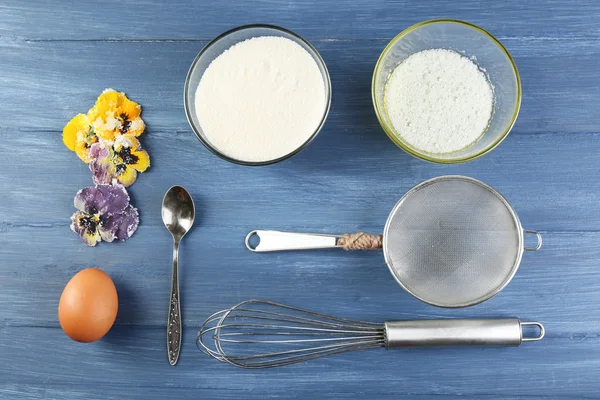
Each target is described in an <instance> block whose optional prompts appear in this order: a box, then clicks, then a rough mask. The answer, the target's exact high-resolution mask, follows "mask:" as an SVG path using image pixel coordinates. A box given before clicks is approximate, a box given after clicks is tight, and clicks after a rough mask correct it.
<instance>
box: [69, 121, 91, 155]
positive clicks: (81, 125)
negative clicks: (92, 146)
mask: <svg viewBox="0 0 600 400" xmlns="http://www.w3.org/2000/svg"><path fill="white" fill-rule="evenodd" d="M87 130H89V122H88V119H87V116H86V115H85V114H77V115H76V116H74V117H73V118H72V119H71V120H70V121H69V122H68V123H67V125H65V127H64V128H63V143H64V144H65V146H67V148H68V149H69V150H71V151H75V144H76V142H77V136H78V134H79V133H80V132H82V131H87Z"/></svg>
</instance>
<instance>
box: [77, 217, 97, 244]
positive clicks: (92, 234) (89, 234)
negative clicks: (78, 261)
mask: <svg viewBox="0 0 600 400" xmlns="http://www.w3.org/2000/svg"><path fill="white" fill-rule="evenodd" d="M85 217H86V214H84V213H82V212H80V211H77V212H75V214H73V215H72V216H71V230H72V231H73V232H75V233H77V234H78V235H79V237H80V238H81V240H82V241H83V243H85V244H87V245H88V246H95V245H96V244H97V243H98V242H99V241H101V237H100V234H99V233H98V231H97V229H96V228H95V227H94V228H93V229H88V228H87V227H85V226H84V225H83V224H82V223H81V222H82V220H83V218H85Z"/></svg>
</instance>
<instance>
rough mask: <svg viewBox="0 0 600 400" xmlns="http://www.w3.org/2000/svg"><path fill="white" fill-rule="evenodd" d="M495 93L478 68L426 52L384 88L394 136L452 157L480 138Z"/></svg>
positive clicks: (447, 54) (448, 53)
mask: <svg viewBox="0 0 600 400" xmlns="http://www.w3.org/2000/svg"><path fill="white" fill-rule="evenodd" d="M493 99H494V94H493V90H492V87H491V85H490V83H489V82H488V80H487V79H486V76H485V74H484V73H483V72H482V71H481V70H480V69H479V68H478V67H477V65H476V64H475V63H474V62H473V61H471V60H470V59H468V58H467V57H464V56H462V55H460V54H458V53H457V52H455V51H452V50H445V49H433V50H424V51H421V52H418V53H415V54H413V55H411V56H410V57H408V58H407V59H406V60H404V61H403V62H402V63H401V64H400V65H398V66H397V67H396V69H395V70H394V71H393V72H392V74H391V76H390V78H389V79H388V81H387V83H386V89H385V107H386V110H387V113H388V116H389V118H390V120H391V122H392V125H393V126H394V129H395V130H396V132H397V133H398V134H399V135H400V136H401V137H402V138H403V139H404V140H405V141H406V142H408V143H409V144H411V145H412V146H414V147H416V148H417V149H419V150H423V151H426V152H429V153H437V154H441V153H450V152H453V151H458V150H461V149H464V148H466V147H468V146H469V145H471V144H473V143H474V142H475V141H477V139H479V138H480V137H481V135H482V134H483V133H484V131H485V130H486V128H487V125H488V122H489V120H490V118H491V116H492V108H493Z"/></svg>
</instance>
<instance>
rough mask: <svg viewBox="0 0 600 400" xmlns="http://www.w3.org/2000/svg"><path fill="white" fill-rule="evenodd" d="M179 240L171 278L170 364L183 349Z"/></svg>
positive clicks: (176, 243) (168, 323)
mask: <svg viewBox="0 0 600 400" xmlns="http://www.w3.org/2000/svg"><path fill="white" fill-rule="evenodd" d="M178 261H179V241H175V242H174V244H173V277H172V280H171V297H170V301H169V318H168V321H167V355H168V356H169V364H171V365H175V364H177V360H178V359H179V350H180V349H181V328H182V325H181V307H180V306H179V274H178V266H177V263H178Z"/></svg>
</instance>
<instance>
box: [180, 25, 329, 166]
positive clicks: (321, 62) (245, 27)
mask: <svg viewBox="0 0 600 400" xmlns="http://www.w3.org/2000/svg"><path fill="white" fill-rule="evenodd" d="M260 28H264V29H271V30H275V31H280V32H283V33H286V34H288V35H291V36H293V37H294V38H295V39H297V40H298V41H300V42H302V43H304V44H305V45H306V46H308V48H310V49H311V50H312V51H313V52H314V54H315V55H316V58H315V57H313V58H315V61H316V63H317V64H318V65H320V66H321V67H322V68H323V71H325V74H324V75H325V76H324V77H325V78H326V79H325V82H324V83H325V89H326V91H327V99H326V106H325V111H324V112H323V117H322V118H321V122H320V123H319V126H318V127H317V128H316V129H315V131H314V132H313V134H312V135H311V136H310V137H309V138H308V139H307V140H306V142H304V143H303V144H302V145H301V146H300V147H298V148H296V149H295V150H293V151H292V152H290V153H288V154H286V155H284V156H281V157H279V158H276V159H273V160H266V161H244V160H238V159H236V158H233V157H229V156H228V155H226V154H224V153H222V152H221V151H219V150H218V149H217V148H215V147H214V146H213V145H211V144H210V143H208V141H206V140H205V139H204V138H203V137H202V135H201V134H200V132H198V130H197V128H196V126H195V125H194V123H193V122H192V111H191V109H190V104H189V102H188V100H187V99H188V94H189V92H190V83H191V76H192V72H193V71H194V69H195V68H196V64H198V62H199V61H200V58H202V56H203V55H204V54H205V53H206V52H207V51H208V50H209V49H210V48H212V46H213V45H214V44H215V43H217V42H218V41H219V40H221V39H223V38H225V37H227V36H229V35H231V34H233V33H236V32H240V31H244V30H249V29H260ZM256 37H260V36H256ZM249 39H250V38H249ZM238 43H239V42H238ZM311 57H312V55H311ZM331 92H332V90H331V78H330V76H329V70H328V69H327V65H326V64H325V61H324V60H323V58H322V57H321V54H320V53H319V52H318V51H317V49H316V48H315V47H314V46H313V45H312V44H310V42H308V41H307V40H306V39H304V38H303V37H302V36H300V35H298V34H297V33H295V32H292V31H290V30H288V29H285V28H282V27H280V26H277V25H270V24H247V25H240V26H238V27H235V28H232V29H229V30H228V31H225V32H223V33H221V34H220V35H218V36H216V37H215V38H214V39H212V40H211V41H210V42H208V43H207V44H206V45H205V46H204V47H203V48H202V50H200V52H199V53H198V54H197V55H196V57H195V58H194V61H192V64H191V65H190V68H189V69H188V73H187V75H186V78H185V83H184V88H183V104H184V109H185V116H186V118H187V120H188V124H189V125H190V127H191V128H192V131H194V134H195V135H196V137H197V138H198V140H199V141H200V142H201V143H202V144H203V145H204V146H205V147H206V148H207V149H208V150H209V151H210V152H211V153H213V154H215V155H216V156H218V157H220V158H222V159H224V160H226V161H229V162H231V163H234V164H239V165H246V166H262V165H271V164H275V163H278V162H280V161H284V160H287V159H288V158H291V157H293V156H295V155H296V154H298V153H300V152H301V151H302V150H304V149H305V148H306V147H308V145H309V144H310V143H311V142H312V141H313V140H314V139H315V138H316V137H317V135H318V134H319V132H320V131H321V129H322V128H323V125H325V121H326V120H327V116H328V115H329V109H330V108H331Z"/></svg>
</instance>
